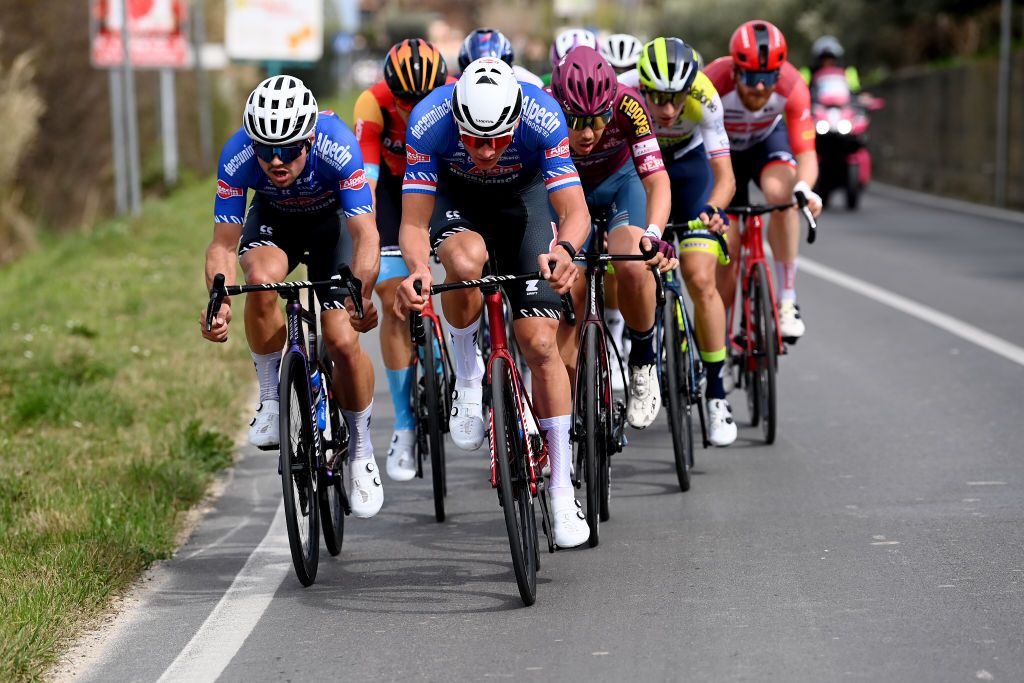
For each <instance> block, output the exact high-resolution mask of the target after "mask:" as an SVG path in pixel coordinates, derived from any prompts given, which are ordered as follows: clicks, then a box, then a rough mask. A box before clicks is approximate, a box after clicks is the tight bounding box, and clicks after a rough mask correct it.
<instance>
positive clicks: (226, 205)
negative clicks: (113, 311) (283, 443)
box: [200, 76, 384, 517]
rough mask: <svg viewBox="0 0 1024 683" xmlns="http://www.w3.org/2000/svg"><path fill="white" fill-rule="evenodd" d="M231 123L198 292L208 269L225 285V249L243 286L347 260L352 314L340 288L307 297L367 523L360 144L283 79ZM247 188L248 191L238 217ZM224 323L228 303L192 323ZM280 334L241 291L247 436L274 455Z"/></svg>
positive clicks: (377, 485)
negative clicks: (250, 395) (251, 393)
mask: <svg viewBox="0 0 1024 683" xmlns="http://www.w3.org/2000/svg"><path fill="white" fill-rule="evenodd" d="M242 123H243V126H242V128H241V129H240V130H239V131H238V132H237V133H235V134H234V135H233V136H232V137H231V139H230V140H228V142H227V144H226V145H224V150H223V151H222V152H221V156H220V162H219V164H218V169H217V197H216V199H215V200H214V213H215V217H214V227H213V240H212V241H211V242H210V246H209V247H208V248H207V250H206V285H207V288H209V286H210V285H211V283H212V282H213V278H214V276H215V275H216V274H217V273H223V274H224V276H225V284H228V285H230V284H233V280H234V276H235V268H236V266H235V258H236V257H235V251H236V249H237V253H238V256H237V258H238V260H239V262H240V263H241V265H242V270H243V271H244V273H245V281H246V283H248V284H267V283H271V282H280V281H282V280H284V279H285V277H287V276H288V273H290V272H291V271H292V270H294V269H295V267H296V266H298V264H299V263H300V262H304V263H307V264H308V266H309V278H310V279H311V280H327V279H329V278H331V277H332V276H333V275H334V274H336V273H337V272H338V266H339V265H340V264H342V263H348V264H350V265H351V267H352V272H353V273H354V274H355V276H356V277H357V278H359V279H360V280H361V281H362V288H363V293H362V295H363V309H364V312H365V313H364V316H363V318H361V319H356V318H355V317H354V316H352V315H351V314H350V311H351V310H352V304H351V303H348V304H344V291H343V290H342V288H340V287H331V288H329V289H325V290H322V291H317V298H318V299H319V300H320V306H321V308H322V309H323V315H322V316H321V318H320V320H321V325H322V327H323V338H324V341H325V342H326V344H327V350H328V353H329V354H330V356H331V360H332V361H333V362H334V364H335V367H337V368H338V370H339V371H338V372H336V373H335V375H334V376H335V378H336V383H337V384H338V385H339V386H340V388H341V392H340V399H339V402H340V404H341V409H342V413H343V414H344V416H345V421H346V422H347V423H348V428H349V431H350V434H351V442H350V445H349V453H350V456H349V479H348V481H349V495H348V497H349V501H350V502H351V505H352V512H353V514H354V515H355V516H357V517H372V516H373V515H375V514H377V512H378V511H379V510H380V508H381V505H382V504H383V502H384V491H383V488H382V487H381V480H380V473H379V472H378V471H377V464H376V462H375V461H374V457H373V446H372V444H371V443H370V412H371V409H372V406H373V381H374V377H373V365H372V363H371V362H370V359H369V357H368V356H367V355H366V353H365V352H364V351H363V349H362V347H361V346H360V345H359V335H358V334H357V332H368V331H369V330H371V329H373V328H374V327H375V326H376V325H377V312H376V310H375V309H374V307H373V302H372V300H371V298H370V296H371V293H372V292H373V285H374V283H375V282H376V280H377V272H378V270H379V268H380V241H379V239H378V236H377V226H376V222H375V221H374V214H373V199H372V197H371V196H370V188H369V186H368V184H367V180H366V175H365V173H364V171H363V158H362V155H361V154H360V151H359V145H358V144H357V142H356V139H355V136H354V135H353V134H352V132H351V131H350V130H349V129H348V127H347V126H346V125H345V124H344V123H342V121H341V119H339V118H338V117H337V116H335V115H334V113H333V112H329V111H325V112H318V110H317V105H316V100H315V99H314V97H313V93H311V92H310V91H309V90H308V89H307V88H306V86H305V85H303V84H302V81H300V80H299V79H297V78H294V77H292V76H273V77H271V78H268V79H266V80H265V81H263V82H262V83H260V84H259V85H258V86H257V87H256V89H255V90H253V91H252V93H251V94H250V95H249V99H248V101H247V102H246V104H245V113H244V115H243V117H242ZM250 189H252V190H255V193H254V196H253V200H252V204H251V205H250V206H249V210H248V211H246V208H245V199H246V194H247V192H248V190H250ZM243 217H244V218H243ZM346 305H347V306H348V307H349V308H346ZM230 322H231V302H230V300H229V299H227V298H226V299H225V300H224V303H223V305H222V306H221V308H220V310H219V311H218V312H217V314H216V318H215V320H214V324H213V327H212V329H211V330H210V331H209V332H207V331H206V330H205V312H204V313H203V314H202V315H201V316H200V325H201V326H202V327H201V329H202V330H203V336H204V337H206V338H207V339H209V340H211V341H216V342H224V341H227V338H228V323H230ZM285 334H286V330H285V323H284V316H283V315H282V313H281V307H280V304H279V296H278V294H277V292H266V293H251V294H248V295H247V296H246V297H245V336H246V339H247V340H248V342H249V348H250V350H251V352H252V359H253V363H254V364H255V366H256V374H257V377H258V378H259V384H260V407H259V409H258V410H257V412H256V416H255V417H254V418H253V421H252V423H251V426H250V429H249V440H250V442H252V443H253V445H256V446H259V447H262V448H274V447H276V446H277V445H278V443H279V440H280V439H279V434H278V413H279V402H278V369H279V366H280V364H281V350H282V348H283V347H284V344H285Z"/></svg>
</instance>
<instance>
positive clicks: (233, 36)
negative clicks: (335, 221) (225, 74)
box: [225, 0, 324, 62]
mask: <svg viewBox="0 0 1024 683" xmlns="http://www.w3.org/2000/svg"><path fill="white" fill-rule="evenodd" d="M225 33H226V40H225V43H226V47H227V51H228V56H229V57H231V58H232V59H245V60H253V61H275V62H315V61H317V60H319V59H320V57H321V56H322V55H323V51H324V4H323V0H227V20H226V27H225Z"/></svg>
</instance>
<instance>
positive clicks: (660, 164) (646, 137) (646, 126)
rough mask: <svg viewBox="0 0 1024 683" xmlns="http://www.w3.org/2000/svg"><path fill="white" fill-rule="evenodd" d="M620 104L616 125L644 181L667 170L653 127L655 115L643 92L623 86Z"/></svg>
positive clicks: (617, 106) (619, 98) (616, 113)
mask: <svg viewBox="0 0 1024 683" xmlns="http://www.w3.org/2000/svg"><path fill="white" fill-rule="evenodd" d="M619 90H620V94H619V97H618V102H616V104H615V116H616V117H617V120H616V123H617V124H618V126H619V128H620V129H621V130H622V131H623V132H624V133H625V134H626V144H627V145H629V152H630V155H631V156H632V157H633V166H635V167H636V172H637V175H639V176H640V178H641V180H642V179H643V178H646V177H647V176H649V175H651V174H652V173H657V172H658V171H661V170H663V169H664V168H665V162H664V160H663V159H662V158H661V147H659V146H658V138H657V137H655V135H654V129H653V128H652V126H651V114H650V112H649V111H647V105H646V104H644V101H643V99H642V98H641V97H640V93H638V92H637V91H636V90H633V89H632V88H625V87H620V88H619Z"/></svg>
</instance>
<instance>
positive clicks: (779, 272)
mask: <svg viewBox="0 0 1024 683" xmlns="http://www.w3.org/2000/svg"><path fill="white" fill-rule="evenodd" d="M796 263H797V262H796V261H790V262H789V263H784V262H782V261H779V260H778V259H776V260H775V291H776V292H777V293H778V303H782V302H783V301H796Z"/></svg>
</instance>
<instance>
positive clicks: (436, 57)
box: [384, 38, 448, 100]
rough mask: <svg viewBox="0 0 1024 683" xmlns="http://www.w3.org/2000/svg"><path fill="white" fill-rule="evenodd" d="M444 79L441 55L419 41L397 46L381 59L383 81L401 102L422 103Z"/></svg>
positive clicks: (444, 72) (407, 41)
mask: <svg viewBox="0 0 1024 683" xmlns="http://www.w3.org/2000/svg"><path fill="white" fill-rule="evenodd" d="M447 78H448V65H447V64H445V61H444V57H442V56H441V52H440V51H439V50H438V49H437V48H436V47H435V46H434V45H433V44H431V43H429V42H427V41H426V40H423V39H422V38H409V39H407V40H403V41H402V42H400V43H397V44H396V45H394V46H392V48H391V49H390V50H388V54H387V56H386V57H385V58H384V82H385V83H387V86H388V89H389V90H391V94H392V95H394V96H395V97H399V98H402V99H403V100H421V99H423V98H424V97H426V96H427V95H428V94H429V93H430V91H431V90H433V89H434V88H436V87H437V86H439V85H444V82H445V81H446V80H447Z"/></svg>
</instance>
